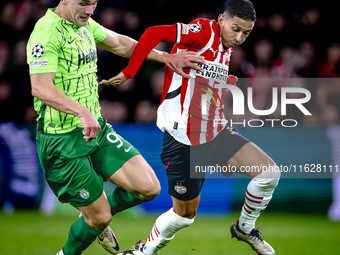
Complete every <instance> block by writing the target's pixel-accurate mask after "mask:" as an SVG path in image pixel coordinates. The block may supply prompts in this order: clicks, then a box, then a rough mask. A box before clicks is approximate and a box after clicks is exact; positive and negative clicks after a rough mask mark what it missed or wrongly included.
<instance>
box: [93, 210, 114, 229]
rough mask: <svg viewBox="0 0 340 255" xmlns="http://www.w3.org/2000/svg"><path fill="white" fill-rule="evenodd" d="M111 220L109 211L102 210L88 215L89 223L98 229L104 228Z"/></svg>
mask: <svg viewBox="0 0 340 255" xmlns="http://www.w3.org/2000/svg"><path fill="white" fill-rule="evenodd" d="M111 221H112V215H111V212H103V213H99V214H95V215H93V216H92V217H90V225H91V226H92V227H94V228H96V229H99V230H104V229H105V228H106V227H107V226H108V225H110V224H111Z"/></svg>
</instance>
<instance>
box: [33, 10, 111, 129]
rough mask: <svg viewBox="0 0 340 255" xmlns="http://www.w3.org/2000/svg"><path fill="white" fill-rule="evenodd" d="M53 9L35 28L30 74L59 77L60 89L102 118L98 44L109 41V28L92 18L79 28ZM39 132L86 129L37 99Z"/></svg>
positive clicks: (55, 81)
mask: <svg viewBox="0 0 340 255" xmlns="http://www.w3.org/2000/svg"><path fill="white" fill-rule="evenodd" d="M54 10H55V9H49V10H48V11H47V12H46V14H45V16H43V17H42V18H41V19H40V20H39V21H38V22H37V24H36V25H35V27H34V30H33V32H32V34H31V36H30V39H29V41H28V44H27V62H28V64H29V68H30V74H31V75H32V74H41V73H55V79H54V81H53V83H54V85H55V86H56V88H58V89H59V90H61V91H62V92H63V93H65V94H66V95H67V96H68V97H69V98H71V99H73V100H75V101H76V102H78V103H79V104H81V105H83V106H85V107H87V108H88V109H89V110H90V111H91V113H92V114H93V115H94V117H95V118H96V119H98V118H99V117H100V106H99V101H98V82H97V75H96V73H97V50H96V43H98V42H101V41H103V40H104V39H105V38H106V35H107V33H106V31H105V28H103V27H102V26H100V25H99V24H98V23H96V22H95V21H94V20H92V19H91V18H90V19H89V21H88V23H87V25H86V26H83V27H81V26H77V25H75V24H73V23H71V22H68V21H67V20H65V19H63V18H61V17H59V16H58V15H57V14H55V13H54V12H53V11H54ZM34 108H35V110H36V111H37V112H38V114H39V117H38V130H40V131H43V132H47V133H53V134H61V133H67V132H70V131H72V130H74V129H76V128H82V124H81V122H80V119H79V118H78V117H75V116H74V115H71V114H66V113H63V112H60V111H57V110H55V109H53V108H51V107H49V106H47V105H45V104H44V103H42V102H41V101H39V100H38V99H37V98H34Z"/></svg>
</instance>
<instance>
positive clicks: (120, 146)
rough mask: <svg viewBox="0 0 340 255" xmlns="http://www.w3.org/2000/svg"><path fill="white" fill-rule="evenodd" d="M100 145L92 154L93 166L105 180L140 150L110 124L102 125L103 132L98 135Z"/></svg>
mask: <svg viewBox="0 0 340 255" xmlns="http://www.w3.org/2000/svg"><path fill="white" fill-rule="evenodd" d="M97 140H98V143H99V146H98V149H97V151H96V152H95V153H94V154H92V155H91V158H92V162H93V167H94V169H95V171H96V172H98V173H99V174H100V175H101V176H102V177H103V179H104V180H108V179H109V178H110V177H111V176H112V175H113V174H114V173H115V172H116V171H117V170H118V169H120V168H121V167H122V166H123V165H124V164H125V163H126V162H127V161H129V160H130V159H131V158H133V157H134V156H136V155H139V154H140V153H139V151H138V150H137V149H136V148H135V147H133V146H132V145H131V144H130V143H129V142H128V141H127V140H125V139H124V138H123V137H121V136H120V135H119V134H117V133H116V132H115V131H114V130H113V129H112V127H111V126H110V125H108V124H106V125H103V127H102V133H101V134H100V136H98V137H97Z"/></svg>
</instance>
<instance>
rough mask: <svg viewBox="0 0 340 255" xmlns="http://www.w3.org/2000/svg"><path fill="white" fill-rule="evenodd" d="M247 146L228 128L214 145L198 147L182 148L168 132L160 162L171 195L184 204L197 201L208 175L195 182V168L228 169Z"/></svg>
mask: <svg viewBox="0 0 340 255" xmlns="http://www.w3.org/2000/svg"><path fill="white" fill-rule="evenodd" d="M248 142H250V141H249V140H248V139H246V138H244V137H243V136H241V135H239V134H238V133H237V131H236V129H235V128H226V129H224V130H223V131H222V132H221V133H219V134H218V135H217V136H216V137H215V138H214V139H213V140H212V141H210V142H207V143H205V144H201V145H197V146H189V145H185V144H182V143H180V142H178V141H177V140H175V139H174V138H173V137H172V136H171V135H170V134H169V133H167V132H165V134H164V139H163V151H162V154H161V160H162V162H163V164H164V165H165V168H166V174H167V177H168V185H169V190H168V192H169V194H170V195H171V196H173V197H175V198H177V199H179V200H182V201H188V200H192V199H194V198H196V197H197V196H198V195H199V194H200V192H201V189H202V186H203V182H204V179H205V173H199V174H198V175H197V173H196V174H195V178H190V172H191V170H192V171H194V169H193V168H194V166H195V165H196V166H208V165H216V164H218V165H221V166H223V165H227V162H228V161H229V159H230V158H231V157H232V156H233V155H234V154H235V153H236V152H237V151H238V150H240V149H241V148H242V146H243V145H245V144H246V143H248Z"/></svg>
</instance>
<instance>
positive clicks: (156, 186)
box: [138, 180, 161, 201]
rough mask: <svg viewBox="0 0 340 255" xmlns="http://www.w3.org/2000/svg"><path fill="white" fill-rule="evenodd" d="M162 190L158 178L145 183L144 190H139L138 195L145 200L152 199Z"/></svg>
mask: <svg viewBox="0 0 340 255" xmlns="http://www.w3.org/2000/svg"><path fill="white" fill-rule="evenodd" d="M160 192H161V185H160V183H159V181H158V180H154V181H151V182H150V183H149V184H148V185H145V186H144V188H143V190H141V191H139V194H138V196H139V197H140V198H142V199H143V200H145V201H150V200H152V199H154V198H156V197H157V196H158V195H159V193H160Z"/></svg>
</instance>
